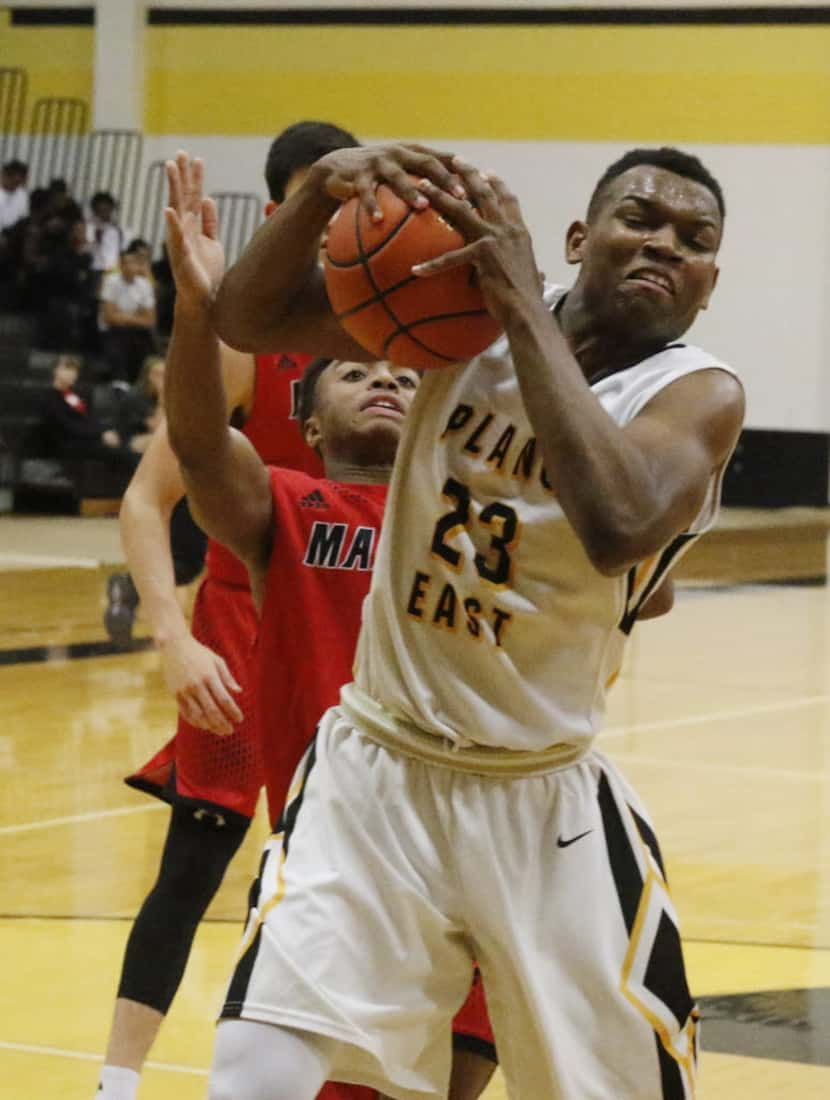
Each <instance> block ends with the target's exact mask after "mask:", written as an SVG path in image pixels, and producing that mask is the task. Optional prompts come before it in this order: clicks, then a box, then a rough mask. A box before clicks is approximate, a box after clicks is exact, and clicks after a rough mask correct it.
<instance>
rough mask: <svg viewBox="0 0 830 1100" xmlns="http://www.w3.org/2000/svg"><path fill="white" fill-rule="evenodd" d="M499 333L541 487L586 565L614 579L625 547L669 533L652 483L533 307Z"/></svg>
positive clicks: (638, 453)
mask: <svg viewBox="0 0 830 1100" xmlns="http://www.w3.org/2000/svg"><path fill="white" fill-rule="evenodd" d="M507 331H508V337H509V340H510V346H511V351H512V354H513V359H514V362H515V364H516V372H517V376H518V379H519V385H520V388H521V392H522V397H523V400H524V405H525V408H526V409H527V411H528V416H529V418H530V421H531V424H532V426H533V429H534V434H535V435H536V438H537V441H538V446H539V447H540V450H541V454H542V458H543V461H544V465H545V469H546V472H547V476H548V480H549V481H550V483H551V484H552V486H553V488H554V490H555V492H556V494H557V496H558V498H559V501H560V504H561V505H562V509H563V511H564V512H565V515H566V516H567V517H568V519H569V521H570V522H571V524H572V526H573V527H574V529H575V531H576V533H577V535H578V536H579V537H580V540H581V541H582V543H583V545H584V546H585V549H586V551H587V553H588V555H589V556H590V557H591V559H592V561H594V563H595V564H596V565H597V567H598V568H600V569H603V571H605V570H606V569H607V570H608V571H611V572H617V571H619V570H621V569H622V568H625V566H626V565H627V564H629V563H628V562H627V560H626V559H627V558H628V557H629V556H630V554H632V553H634V555H635V558H636V557H637V556H639V554H638V553H636V552H635V551H634V550H629V547H632V548H633V547H640V546H642V544H643V542H644V541H648V540H651V541H656V542H657V543H658V544H659V543H660V541H661V540H663V539H664V537H665V538H669V537H671V535H672V534H673V533H674V532H673V531H672V530H671V529H670V528H671V522H670V517H669V516H668V515H666V508H665V503H666V502H665V501H664V500H662V499H661V488H660V483H659V481H658V479H657V478H655V476H654V471H653V469H652V468H651V467H650V465H649V463H648V461H647V459H646V457H645V455H644V454H643V452H642V450H641V449H640V448H639V447H638V446H637V445H636V444H634V443H633V442H632V441H631V440H630V439H629V438H627V436H626V433H625V432H624V431H623V430H622V429H621V428H620V427H619V425H617V424H616V423H615V421H614V420H612V419H611V417H610V416H609V415H608V414H607V413H606V412H605V410H604V409H603V407H602V406H601V404H600V403H599V401H598V400H597V399H596V397H595V396H594V394H593V393H592V392H591V389H590V387H589V385H588V383H587V381H586V379H585V376H584V374H583V373H582V370H581V368H580V366H579V364H578V363H577V361H576V359H575V358H574V356H573V353H572V352H571V350H570V348H569V346H568V344H567V341H566V340H565V337H564V336H563V334H562V331H561V329H560V328H559V325H558V323H557V322H556V320H555V319H554V318H553V317H552V315H551V314H550V311H549V310H548V309H547V307H546V306H545V305H544V303H543V302H542V301H541V300H540V302H539V303H538V306H537V305H536V303H533V304H532V305H524V306H522V307H520V308H519V309H517V310H516V312H515V315H514V317H512V318H511V321H510V323H509V325H508V330H507ZM663 520H665V522H661V521H663ZM664 527H665V530H664V529H663V528H664Z"/></svg>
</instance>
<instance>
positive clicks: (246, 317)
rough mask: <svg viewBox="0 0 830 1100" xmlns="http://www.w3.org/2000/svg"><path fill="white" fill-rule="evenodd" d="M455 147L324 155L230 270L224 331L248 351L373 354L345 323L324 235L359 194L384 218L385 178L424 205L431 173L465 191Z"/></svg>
mask: <svg viewBox="0 0 830 1100" xmlns="http://www.w3.org/2000/svg"><path fill="white" fill-rule="evenodd" d="M451 160H452V156H451V154H448V153H437V152H434V151H432V150H429V149H424V148H422V147H420V146H415V145H398V146H384V147H379V148H374V149H372V148H363V149H360V148H358V149H340V150H338V151H337V152H334V153H329V154H328V155H327V156H325V157H322V158H321V159H320V160H319V161H317V163H316V164H315V165H314V166H313V167H312V168H311V171H310V172H309V174H308V176H307V178H306V180H305V182H304V183H303V185H302V186H301V187H300V188H299V189H298V190H297V191H296V192H295V193H294V194H293V195H292V196H291V197H290V198H289V199H287V200H286V201H285V202H284V203H283V204H282V205H281V206H280V207H279V209H278V210H277V211H276V212H275V213H274V214H272V215H271V217H270V218H268V220H267V221H266V222H265V224H264V225H263V226H262V227H261V228H260V229H259V231H258V232H257V233H256V235H255V236H254V238H253V239H252V241H251V242H250V244H249V245H248V247H247V248H246V250H245V252H244V253H243V254H242V256H241V257H240V259H239V260H238V261H237V263H236V264H234V266H233V267H232V268H231V269H230V270H229V271H228V273H227V274H226V275H225V278H224V279H223V281H222V284H221V286H220V288H219V292H218V294H217V296H216V300H215V302H214V305H213V319H214V322H215V325H216V329H217V331H218V333H219V335H220V336H221V337H222V339H223V340H225V341H226V342H227V343H228V344H231V345H232V346H233V347H237V348H241V349H242V350H244V351H277V350H286V349H287V350H291V351H305V352H311V353H312V354H314V355H329V356H333V357H336V358H339V359H349V360H353V361H354V360H356V361H366V360H368V359H369V358H371V357H370V355H369V353H368V352H367V351H365V349H364V348H362V347H361V346H360V345H359V344H357V343H355V341H354V340H352V338H351V337H350V336H348V335H347V334H346V333H345V332H344V331H343V329H342V328H341V327H340V325H339V324H338V323H337V321H336V319H335V317H334V315H333V313H332V311H331V307H330V305H329V301H328V298H327V296H326V289H325V284H324V281H323V274H322V270H321V268H320V265H319V250H320V239H321V237H322V235H323V233H324V232H325V229H326V226H327V225H328V223H329V221H330V219H331V217H332V215H333V214H334V213H335V211H336V210H337V208H338V206H339V204H340V203H341V202H343V201H345V200H346V199H349V198H351V197H352V196H354V195H357V196H358V197H359V198H360V201H361V203H362V204H363V206H364V207H365V209H366V211H367V213H368V214H369V216H370V217H372V218H374V219H376V220H382V214H381V211H380V209H379V207H378V205H377V201H376V198H375V188H376V186H377V183H378V182H379V181H384V182H386V183H388V185H389V186H390V187H391V188H392V189H393V190H395V191H396V192H397V193H398V194H399V195H400V196H401V197H402V198H403V199H404V200H405V201H406V202H408V203H409V204H410V205H411V206H413V207H416V208H421V207H424V206H427V205H428V199H427V198H426V197H425V196H424V194H423V192H422V191H421V190H419V188H418V187H417V186H416V185H415V183H414V181H413V177H415V179H417V178H420V177H425V178H429V179H431V180H433V181H434V182H435V183H436V184H437V185H438V187H440V188H445V189H447V190H448V191H452V190H453V189H455V193H456V194H459V195H460V194H461V191H460V184H459V181H458V178H457V177H456V176H455V175H453V173H452V172H451V171H450V170H449V168H448V165H449V163H450V162H451Z"/></svg>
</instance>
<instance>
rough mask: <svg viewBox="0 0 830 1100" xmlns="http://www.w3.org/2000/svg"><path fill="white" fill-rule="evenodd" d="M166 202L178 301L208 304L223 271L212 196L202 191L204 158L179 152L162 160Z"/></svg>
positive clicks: (171, 259) (169, 247)
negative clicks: (166, 193)
mask: <svg viewBox="0 0 830 1100" xmlns="http://www.w3.org/2000/svg"><path fill="white" fill-rule="evenodd" d="M165 169H166V172H167V186H168V193H169V205H168V206H167V208H166V209H165V211H164V218H165V221H166V223H167V254H168V257H169V259H170V266H171V268H172V270H173V278H174V279H175V281H176V295H177V302H178V303H179V304H181V305H183V306H198V307H201V306H204V305H206V304H209V302H210V301H211V299H212V297H213V295H214V293H215V291H216V289H217V288H218V286H219V283H220V282H221V281H222V275H223V274H224V271H225V251H224V249H223V247H222V243H221V241H220V240H219V220H218V218H217V215H216V204H215V203H214V201H213V199H210V198H205V195H204V170H205V169H204V162H203V161H201V160H200V159H199V158H198V157H197V158H196V159H194V160H191V159H190V157H189V156H188V155H187V153H183V152H179V153H177V154H176V159H175V160H168V161H167V162H166V164H165Z"/></svg>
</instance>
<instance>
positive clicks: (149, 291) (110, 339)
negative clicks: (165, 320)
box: [98, 244, 156, 388]
mask: <svg viewBox="0 0 830 1100" xmlns="http://www.w3.org/2000/svg"><path fill="white" fill-rule="evenodd" d="M140 251H141V250H140V247H139V248H136V247H135V245H134V244H132V245H130V246H129V248H127V249H126V250H125V251H124V252H122V253H121V260H120V270H119V271H117V272H113V273H112V274H110V275H107V276H106V278H105V279H104V282H103V284H102V286H101V305H100V311H99V315H98V324H99V327H100V329H101V332H102V337H101V344H102V351H103V353H104V359H105V361H106V364H107V367H108V370H109V373H110V377H111V378H112V380H113V383H114V384H115V385H118V386H120V387H121V388H126V387H127V385H128V384H129V385H132V383H133V382H135V380H136V377H137V376H138V372H139V370H140V369H141V364H142V363H143V362H144V360H145V359H146V358H147V356H148V355H152V354H153V353H154V352H155V350H156V344H155V336H154V331H153V330H154V328H155V323H156V301H155V294H154V292H153V285H152V283H151V282H150V280H149V279H148V278H147V276H146V275H142V274H141V271H142V269H143V266H144V264H143V261H142V259H141V256H140Z"/></svg>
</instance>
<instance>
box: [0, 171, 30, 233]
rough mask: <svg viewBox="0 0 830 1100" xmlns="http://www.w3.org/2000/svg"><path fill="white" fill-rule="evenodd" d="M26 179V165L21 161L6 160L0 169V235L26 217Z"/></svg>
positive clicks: (27, 199)
mask: <svg viewBox="0 0 830 1100" xmlns="http://www.w3.org/2000/svg"><path fill="white" fill-rule="evenodd" d="M28 177H29V168H28V165H26V164H24V163H23V161H22V160H8V161H6V163H5V164H4V165H3V167H2V169H0V233H5V231H6V230H7V229H11V227H12V226H13V225H16V224H17V223H18V222H19V221H20V219H21V218H25V217H27V216H28V213H29V193H28V191H27V190H26V180H27V179H28Z"/></svg>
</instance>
